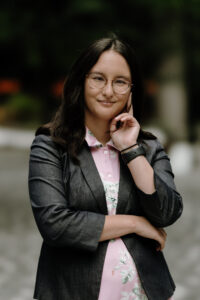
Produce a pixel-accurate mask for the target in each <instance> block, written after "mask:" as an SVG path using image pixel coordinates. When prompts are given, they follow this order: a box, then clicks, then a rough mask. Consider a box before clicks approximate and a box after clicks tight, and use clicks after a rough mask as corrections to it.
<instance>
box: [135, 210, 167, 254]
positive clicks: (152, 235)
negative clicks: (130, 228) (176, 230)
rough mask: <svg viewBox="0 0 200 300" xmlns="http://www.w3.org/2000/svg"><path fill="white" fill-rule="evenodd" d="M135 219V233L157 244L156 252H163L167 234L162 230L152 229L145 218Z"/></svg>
mask: <svg viewBox="0 0 200 300" xmlns="http://www.w3.org/2000/svg"><path fill="white" fill-rule="evenodd" d="M134 217H135V222H136V225H135V233H136V234H138V235H140V236H142V237H144V238H149V239H153V240H155V241H157V242H158V244H159V246H158V247H157V248H156V250H157V251H159V250H163V248H164V247H165V242H166V238H167V233H166V232H165V230H164V229H163V228H156V227H154V226H153V225H152V224H151V223H150V222H149V221H148V220H147V219H146V218H144V217H137V216H134Z"/></svg>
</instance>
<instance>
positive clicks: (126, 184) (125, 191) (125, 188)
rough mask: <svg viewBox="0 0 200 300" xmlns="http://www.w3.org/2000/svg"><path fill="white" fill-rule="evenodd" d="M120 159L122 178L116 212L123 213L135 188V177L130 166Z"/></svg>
mask: <svg viewBox="0 0 200 300" xmlns="http://www.w3.org/2000/svg"><path fill="white" fill-rule="evenodd" d="M119 159H120V180H119V192H118V203H117V208H116V214H123V213H124V208H125V206H126V202H127V201H128V197H129V195H130V193H131V190H132V189H133V185H134V182H133V178H132V176H131V174H130V171H129V170H128V167H127V166H126V165H125V164H124V163H123V161H122V159H121V157H120V158H119Z"/></svg>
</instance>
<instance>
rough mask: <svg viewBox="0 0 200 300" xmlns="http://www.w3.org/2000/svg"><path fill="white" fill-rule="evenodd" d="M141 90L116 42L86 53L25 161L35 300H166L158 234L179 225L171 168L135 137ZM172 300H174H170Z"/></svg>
mask: <svg viewBox="0 0 200 300" xmlns="http://www.w3.org/2000/svg"><path fill="white" fill-rule="evenodd" d="M142 91H143V90H142V84H141V79H140V76H139V70H138V66H137V62H136V59H135V54H134V52H133V50H132V49H131V48H130V46H128V45H127V44H126V43H124V42H122V41H120V40H118V39H117V38H105V39H101V40H98V41H96V42H94V43H93V44H92V45H91V46H89V48H88V49H86V50H85V51H84V52H83V53H82V55H81V56H80V58H79V59H78V60H77V62H76V63H75V64H74V66H73V67H72V70H71V72H70V74H69V76H68V78H67V81H66V82H65V85H64V92H63V101H62V104H61V106H60V108H59V110H58V112H57V114H56V115H55V117H54V119H53V121H52V122H51V123H49V124H47V125H46V126H43V127H41V128H39V129H38V130H37V132H36V138H35V140H34V141H33V144H32V147H31V154H30V169H29V192H30V199H31V204H32V208H33V213H34V216H35V220H36V223H37V225H38V228H39V230H40V233H41V235H42V237H43V245H42V249H41V254H40V259H39V264H38V272H37V280H36V286H35V293H34V298H35V299H40V300H56V299H59V300H65V299H70V300H79V299H80V300H88V299H92V300H96V299H98V300H111V299H112V300H118V299H120V300H125V299H129V300H130V299H143V300H146V299H149V300H167V299H169V298H170V297H171V296H172V294H173V292H174V289H175V285H174V282H173V280H172V278H171V275H170V273H169V270H168V268H167V265H166V262H165V259H164V257H163V253H162V249H163V248H164V245H165V240H166V233H165V231H164V230H163V229H162V228H163V227H165V226H168V225H170V224H172V223H174V222H175V221H176V220H177V219H178V218H179V217H180V215H181V212H182V200H181V196H180V195H179V194H178V192H177V191H176V188H175V185H174V181H173V173H172V171H171V166H170V162H169V159H168V157H167V155H166V153H165V152H164V150H163V148H162V146H161V145H160V143H159V142H158V140H157V139H156V138H155V137H154V136H153V135H152V134H150V133H146V132H144V131H142V130H141V129H140V125H139V122H140V113H141V105H142V103H141V102H142ZM170 299H172V298H170Z"/></svg>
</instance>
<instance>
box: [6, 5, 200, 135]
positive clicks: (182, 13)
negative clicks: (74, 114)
mask: <svg viewBox="0 0 200 300" xmlns="http://www.w3.org/2000/svg"><path fill="white" fill-rule="evenodd" d="M199 4H200V3H199V1H198V0H190V1H187V0H168V1H165V0H164V1H163V0H134V1H133V0H125V1H121V0H120V1H119V0H115V1H106V0H85V1H82V0H67V1H62V0H61V1H46V0H43V1H34V2H32V1H31V2H30V1H23V0H21V1H20V0H19V1H15V0H8V1H4V2H2V3H1V4H0V8H1V9H0V28H1V29H0V48H1V51H2V54H1V68H0V125H4V126H5V125H9V126H12V125H14V126H20V127H21V126H25V127H29V128H30V127H31V128H35V126H37V125H38V124H40V123H44V122H47V121H48V120H49V119H50V118H51V117H52V114H53V112H54V111H55V109H56V108H57V107H58V105H59V103H60V95H61V90H62V85H63V80H64V78H65V77H66V76H67V73H68V70H69V68H70V66H71V64H72V62H73V61H74V60H75V59H76V58H77V56H78V55H79V53H80V51H81V50H82V49H83V48H85V47H86V46H87V45H88V44H89V43H90V42H91V41H93V40H95V39H97V38H101V37H104V36H106V35H107V34H109V33H110V32H114V33H116V34H117V35H119V37H121V38H123V39H125V40H126V41H128V42H129V43H130V44H131V45H132V46H133V47H134V48H135V49H136V53H137V56H138V59H139V61H140V64H141V67H142V71H143V76H144V80H145V87H146V108H147V109H146V110H145V111H146V112H145V115H144V124H147V125H149V124H150V125H153V126H159V127H160V128H162V129H163V130H164V131H165V132H166V133H167V135H168V136H169V138H171V139H173V140H174V139H176V140H177V139H189V140H191V141H195V140H196V139H198V138H200V133H199V131H200V129H199V127H200V122H199V115H200V105H199V94H200V85H199V78H200V55H199V50H200V35H199V28H200V26H199V19H200V18H199V17H200V5H199ZM175 128H177V130H176V132H175V130H174V129H175Z"/></svg>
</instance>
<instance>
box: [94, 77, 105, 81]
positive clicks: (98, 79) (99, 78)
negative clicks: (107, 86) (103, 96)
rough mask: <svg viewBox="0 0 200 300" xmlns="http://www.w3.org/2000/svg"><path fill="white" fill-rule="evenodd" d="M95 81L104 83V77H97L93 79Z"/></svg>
mask: <svg viewBox="0 0 200 300" xmlns="http://www.w3.org/2000/svg"><path fill="white" fill-rule="evenodd" d="M93 79H94V80H96V81H104V79H103V77H100V76H95V77H93Z"/></svg>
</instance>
